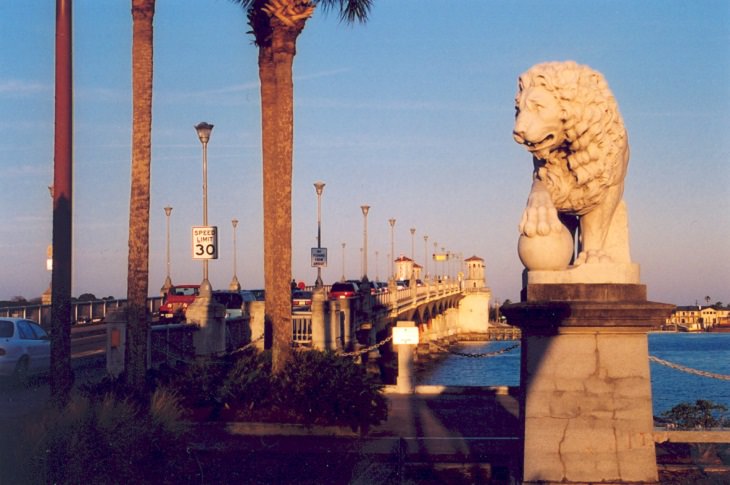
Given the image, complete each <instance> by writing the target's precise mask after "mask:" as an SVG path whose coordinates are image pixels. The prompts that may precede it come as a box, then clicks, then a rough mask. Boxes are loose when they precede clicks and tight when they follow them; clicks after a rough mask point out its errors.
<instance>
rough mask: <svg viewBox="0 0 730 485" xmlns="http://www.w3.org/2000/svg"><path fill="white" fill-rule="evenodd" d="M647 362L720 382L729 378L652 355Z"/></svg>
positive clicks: (729, 379)
mask: <svg viewBox="0 0 730 485" xmlns="http://www.w3.org/2000/svg"><path fill="white" fill-rule="evenodd" d="M649 360H650V361H652V362H656V363H657V364H661V365H664V366H667V367H669V368H670V369H674V370H678V371H681V372H686V373H687V374H693V375H696V376H702V377H709V378H711V379H720V380H722V381H730V376H728V375H724V374H715V373H713V372H707V371H704V370H697V369H692V368H690V367H685V366H683V365H680V364H675V363H674V362H669V361H668V360H664V359H660V358H659V357H655V356H653V355H650V356H649Z"/></svg>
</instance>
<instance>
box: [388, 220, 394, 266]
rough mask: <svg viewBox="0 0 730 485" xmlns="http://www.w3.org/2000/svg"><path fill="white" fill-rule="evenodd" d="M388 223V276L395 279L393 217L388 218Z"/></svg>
mask: <svg viewBox="0 0 730 485" xmlns="http://www.w3.org/2000/svg"><path fill="white" fill-rule="evenodd" d="M388 224H390V277H391V279H393V280H395V262H393V260H394V259H395V249H394V243H393V228H395V219H394V218H392V217H391V218H390V219H388Z"/></svg>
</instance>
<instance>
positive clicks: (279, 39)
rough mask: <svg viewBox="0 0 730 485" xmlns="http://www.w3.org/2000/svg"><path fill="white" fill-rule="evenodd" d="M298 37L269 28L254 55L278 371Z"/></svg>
mask: <svg viewBox="0 0 730 485" xmlns="http://www.w3.org/2000/svg"><path fill="white" fill-rule="evenodd" d="M297 35H298V32H292V31H291V30H290V29H274V31H273V32H272V43H271V46H269V47H262V48H260V51H259V76H260V79H261V114H262V145H263V158H264V160H263V174H264V279H265V287H266V313H267V316H268V319H269V322H270V324H271V327H272V333H273V341H272V360H273V362H272V366H273V371H274V372H279V371H280V370H282V369H283V368H284V365H285V364H286V362H287V361H288V359H289V355H290V353H291V288H290V286H289V282H290V281H291V275H292V271H291V257H292V252H291V193H292V146H293V139H294V132H293V112H294V110H293V84H292V63H293V60H294V42H295V40H296V36H297Z"/></svg>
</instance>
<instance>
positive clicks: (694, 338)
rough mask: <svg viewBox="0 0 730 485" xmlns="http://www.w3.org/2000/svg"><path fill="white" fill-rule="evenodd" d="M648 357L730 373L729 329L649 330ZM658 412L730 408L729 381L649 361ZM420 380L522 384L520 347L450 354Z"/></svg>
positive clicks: (488, 345) (483, 345) (464, 347)
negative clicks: (710, 405) (693, 405)
mask: <svg viewBox="0 0 730 485" xmlns="http://www.w3.org/2000/svg"><path fill="white" fill-rule="evenodd" d="M514 344H515V342H469V343H462V344H459V346H458V347H455V348H454V350H458V351H461V352H464V353H470V354H471V353H484V352H493V351H497V350H499V349H503V348H505V347H510V346H512V345H514ZM649 355H653V356H655V357H658V358H660V359H664V360H667V361H670V362H672V363H675V364H680V365H682V366H684V367H689V368H692V369H697V370H701V371H705V372H710V373H714V374H721V375H725V376H728V375H730V333H725V334H718V333H702V334H699V333H662V332H656V333H650V334H649ZM650 366H651V385H652V397H653V402H654V414H655V415H657V416H658V415H659V414H661V413H662V412H664V411H667V410H669V409H671V408H672V406H674V405H676V404H679V403H681V402H694V401H696V400H697V399H705V400H708V401H713V402H715V403H717V404H722V405H724V406H726V407H727V408H728V409H730V381H728V380H720V379H716V378H711V377H704V376H697V375H692V374H688V373H686V372H682V371H678V370H675V369H672V368H669V367H666V366H664V365H661V364H658V363H655V362H650ZM418 382H419V383H420V384H442V385H452V386H519V384H520V349H519V348H516V349H514V350H511V351H509V352H506V353H504V354H501V355H498V356H496V357H487V358H469V357H460V356H457V355H453V354H450V355H449V356H448V357H446V359H445V360H444V361H443V362H441V363H440V364H439V365H438V366H436V367H434V368H433V369H431V370H429V371H427V372H425V373H424V374H423V375H421V376H419V380H418Z"/></svg>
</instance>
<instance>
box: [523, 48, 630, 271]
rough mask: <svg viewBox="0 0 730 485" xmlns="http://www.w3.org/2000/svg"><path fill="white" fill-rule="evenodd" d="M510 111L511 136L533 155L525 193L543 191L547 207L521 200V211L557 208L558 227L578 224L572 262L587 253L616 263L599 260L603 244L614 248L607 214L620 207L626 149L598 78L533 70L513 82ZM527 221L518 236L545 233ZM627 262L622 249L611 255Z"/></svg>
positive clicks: (543, 67)
mask: <svg viewBox="0 0 730 485" xmlns="http://www.w3.org/2000/svg"><path fill="white" fill-rule="evenodd" d="M515 109H516V114H515V125H514V130H513V137H514V139H515V141H516V142H517V143H520V144H521V145H524V146H525V148H526V149H527V150H528V151H529V152H530V153H531V154H532V155H533V164H534V173H533V191H532V193H534V192H535V191H536V190H537V189H539V190H542V191H543V192H544V191H545V189H546V190H547V192H548V193H549V198H550V201H549V202H550V203H545V202H537V201H536V200H537V198H535V199H536V200H535V201H532V202H530V201H528V208H529V207H530V205H532V206H534V208H535V209H538V205H542V206H545V207H546V208H547V209H549V210H553V212H554V209H556V210H557V212H558V213H559V214H561V219H562V220H564V219H565V215H574V216H578V217H579V218H580V240H579V247H580V248H581V251H583V253H581V254H582V255H581V256H579V257H578V262H579V263H581V262H586V260H587V259H588V255H589V253H588V251H590V252H592V253H591V254H600V258H601V260H602V261H607V260H615V259H616V257H613V258H611V257H609V256H610V255H609V256H606V255H605V254H604V253H605V252H606V243H607V238H608V239H609V240H610V243H611V244H612V245H614V243H615V242H616V241H614V240H612V238H611V225H612V224H613V225H614V226H615V225H616V223H615V221H613V219H614V214H615V212H616V209H617V207H619V204H623V202H622V197H623V188H624V178H625V176H626V169H627V165H628V160H629V149H628V138H627V135H626V130H625V128H624V124H623V120H622V118H621V115H620V113H619V110H618V106H617V104H616V100H615V99H614V97H613V95H612V94H611V91H610V90H609V88H608V84H607V83H606V81H605V79H604V78H603V75H601V74H600V73H599V72H597V71H595V70H593V69H591V68H590V67H588V66H583V65H579V64H577V63H575V62H573V61H567V62H548V63H543V64H537V65H535V66H533V67H532V68H530V69H529V70H528V71H527V72H525V73H524V74H522V75H521V76H520V78H519V89H518V92H517V96H516V97H515ZM532 193H531V200H532V199H533V197H532ZM553 207H554V209H553ZM621 208H622V210H623V205H622V206H621ZM544 212H545V211H543V213H544ZM530 217H537V216H532V215H530V214H528V211H527V209H526V216H523V224H521V227H520V230H521V232H522V233H523V234H525V235H526V236H528V237H531V236H532V233H537V232H539V233H540V234H541V235H544V234H545V233H546V232H550V229H549V228H548V229H546V227H547V226H546V225H545V224H540V223H539V222H538V221H536V220H533V221H532V222H530V220H529V218H530ZM540 217H542V216H540ZM525 218H527V223H526V224H525V222H524V221H525V220H526V219H525ZM543 222H544V220H543ZM550 223H552V222H550ZM538 227H539V229H537V228H538ZM614 239H615V238H614ZM621 244H623V243H621ZM626 247H627V248H628V242H626ZM626 258H628V249H626V250H625V251H622V253H621V254H620V255H618V259H619V260H626Z"/></svg>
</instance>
